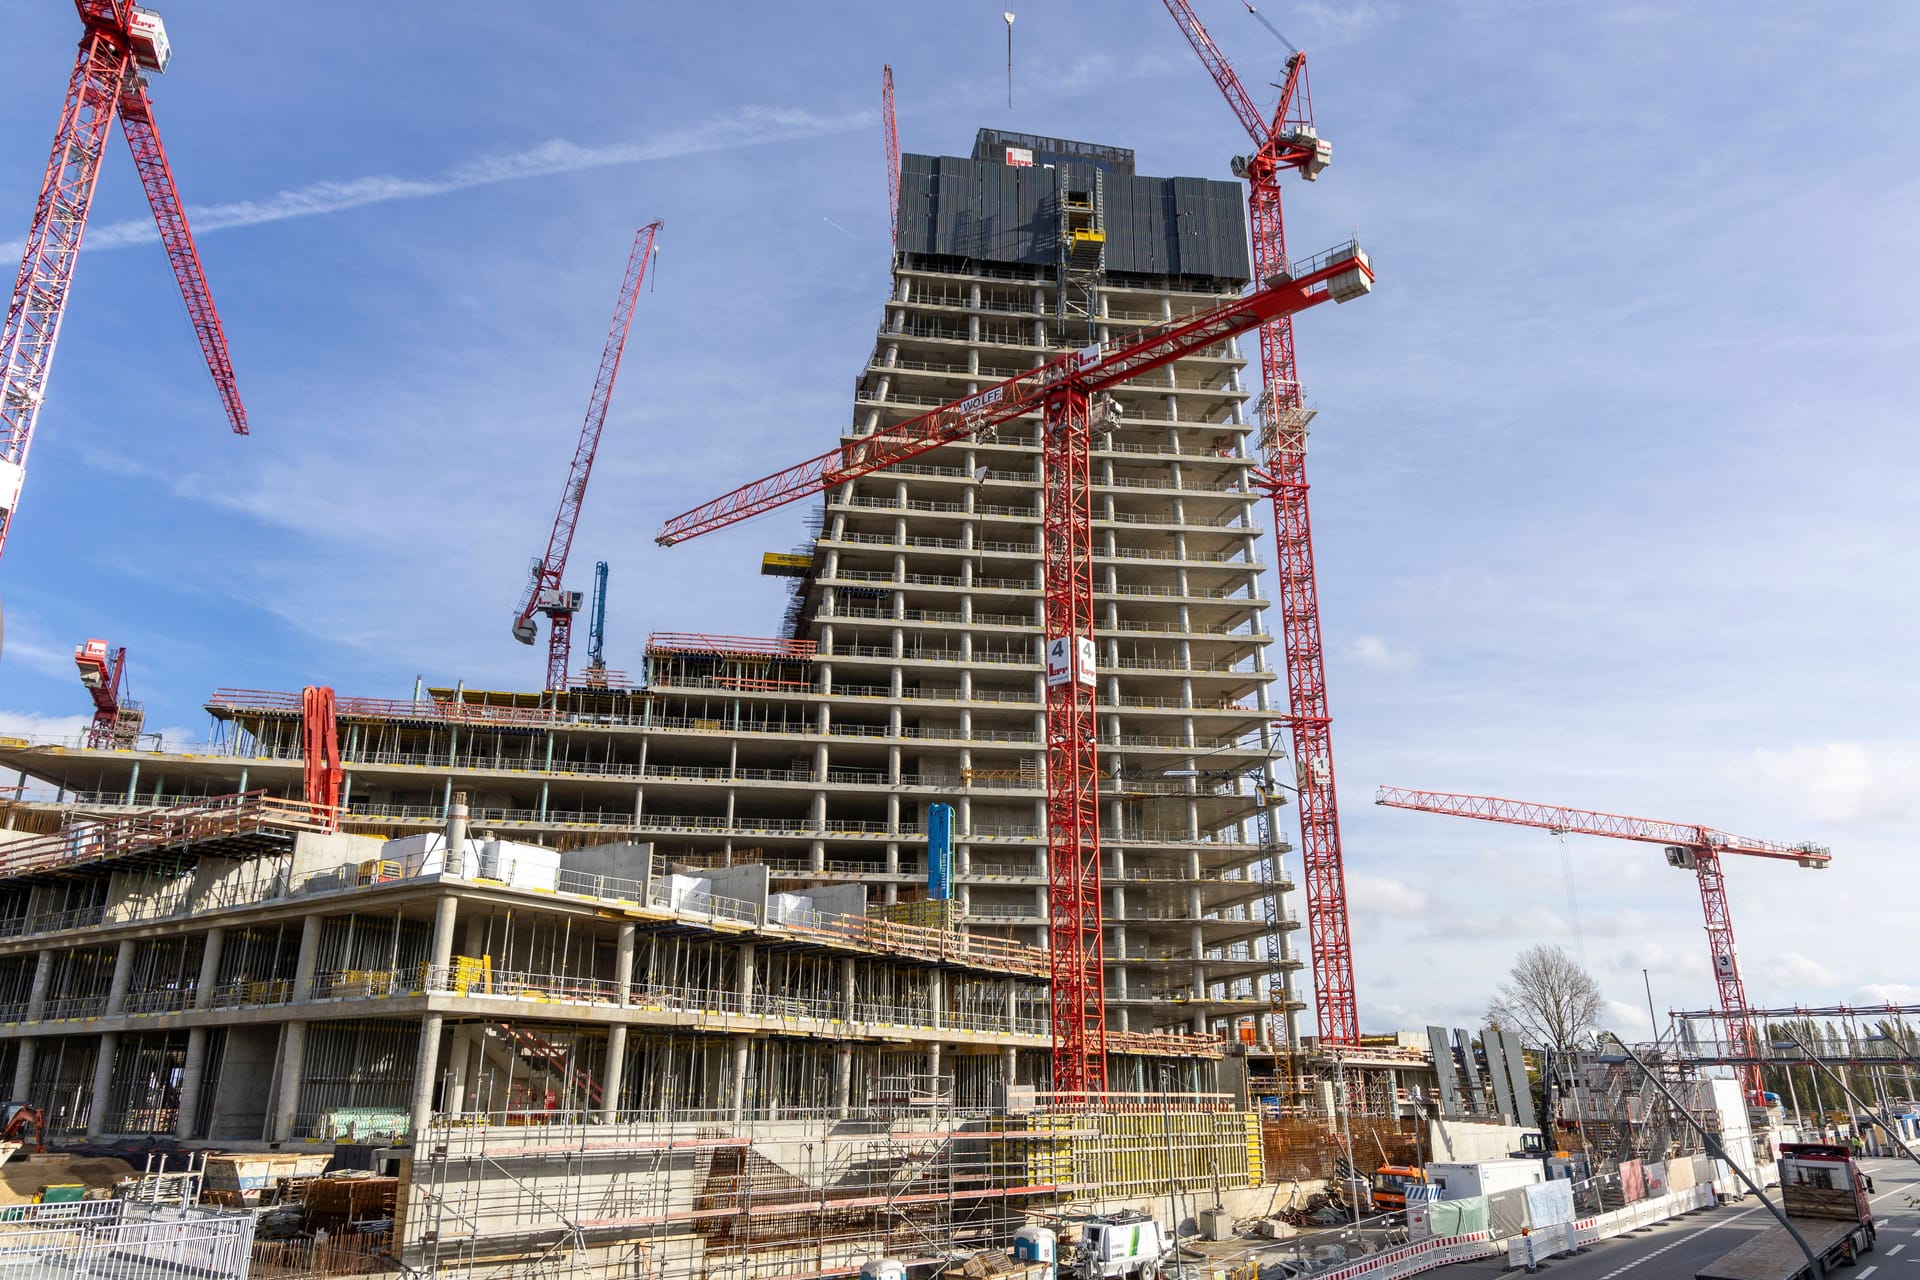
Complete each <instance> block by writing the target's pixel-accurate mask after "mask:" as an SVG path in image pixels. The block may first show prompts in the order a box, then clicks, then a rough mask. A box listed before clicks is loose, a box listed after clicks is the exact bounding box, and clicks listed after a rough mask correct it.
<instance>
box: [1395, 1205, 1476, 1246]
mask: <svg viewBox="0 0 1920 1280" xmlns="http://www.w3.org/2000/svg"><path fill="white" fill-rule="evenodd" d="M1416 1218H1417V1219H1418V1222H1419V1225H1418V1226H1416V1225H1415V1220H1416ZM1486 1229H1487V1198H1486V1197H1485V1196H1468V1197H1467V1198H1466V1199H1465V1200H1431V1201H1427V1202H1426V1203H1424V1204H1417V1205H1415V1204H1409V1205H1408V1206H1407V1233H1408V1234H1409V1235H1410V1236H1412V1237H1413V1238H1414V1239H1415V1240H1423V1239H1425V1238H1427V1237H1428V1236H1458V1235H1466V1234H1467V1233H1468V1232H1472V1231H1485V1230H1486Z"/></svg>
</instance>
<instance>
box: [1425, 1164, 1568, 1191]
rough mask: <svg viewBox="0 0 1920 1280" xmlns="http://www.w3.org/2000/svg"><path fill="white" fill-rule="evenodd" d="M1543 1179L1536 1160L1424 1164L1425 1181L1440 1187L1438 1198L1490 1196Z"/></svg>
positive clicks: (1543, 1176) (1543, 1171)
mask: <svg viewBox="0 0 1920 1280" xmlns="http://www.w3.org/2000/svg"><path fill="white" fill-rule="evenodd" d="M1546 1180H1547V1174H1546V1170H1545V1169H1544V1168H1542V1167H1541V1162H1540V1161H1538V1160H1478V1161H1474V1162H1472V1163H1460V1164H1455V1163H1435V1164H1429V1165H1428V1166H1427V1181H1428V1182H1429V1183H1431V1184H1432V1185H1433V1186H1436V1187H1438V1188H1440V1198H1441V1199H1442V1200H1466V1199H1470V1198H1472V1197H1473V1196H1491V1195H1494V1194H1496V1193H1498V1192H1501V1191H1511V1190H1513V1189H1514V1188H1515V1187H1529V1186H1532V1185H1533V1184H1534V1183H1536V1182H1545V1181H1546Z"/></svg>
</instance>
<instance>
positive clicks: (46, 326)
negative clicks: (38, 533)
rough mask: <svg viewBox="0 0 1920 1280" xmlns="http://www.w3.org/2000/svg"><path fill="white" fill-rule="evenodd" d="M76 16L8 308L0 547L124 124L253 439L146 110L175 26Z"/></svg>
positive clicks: (201, 334) (87, 12)
mask: <svg viewBox="0 0 1920 1280" xmlns="http://www.w3.org/2000/svg"><path fill="white" fill-rule="evenodd" d="M74 8H76V9H77V10H79V13H80V21H81V22H82V24H83V29H82V32H81V36H80V52H79V55H78V57H76V58H75V60H74V64H73V76H72V79H70V80H69V81H68V83H67V96H66V100H65V102H64V103H63V105H62V106H61V109H60V123H59V126H58V127H57V128H56V129H55V130H54V134H53V152H52V155H51V156H50V157H49V158H48V160H47V173H46V177H45V178H44V179H43V180H42V181H41V184H40V195H39V199H38V200H37V201H36V202H35V204H34V209H33V228H32V229H31V230H30V231H28V233H27V247H26V252H25V254H23V255H22V256H21V259H20V275H19V277H18V279H17V280H16V281H15V283H14V286H13V297H12V300H11V301H10V302H9V303H8V304H7V319H6V325H5V327H4V328H0V550H4V549H5V547H6V541H7V531H8V530H9V529H11V528H12V527H13V513H14V511H15V510H16V509H17V508H18V507H19V505H20V488H21V484H22V483H23V482H24V481H25V479H26V474H27V450H28V448H29V447H30V446H31V445H32V444H33V431H34V426H35V424H36V423H37V422H38V421H39V418H40V406H41V404H42V403H43V402H44V401H45V400H46V395H47V376H48V373H49V371H50V370H51V369H52V367H53V348H54V343H55V341H56V340H57V339H58V338H59V336H60V322H61V319H62V318H63V316H64V315H65V314H66V308H67V295H68V293H69V292H70V291H71V290H72V288H73V269H74V266H75V265H76V263H77V262H78V259H79V257H80V239H81V236H82V235H83V234H84V233H85V232H86V229H87V212H88V210H89V209H90V208H92V205H93V191H94V186H95V184H96V182H97V180H98V179H99V176H100V159H101V153H102V152H103V151H104V150H105V148H106V141H107V131H108V130H109V129H110V128H111V127H112V126H113V121H114V117H115V116H118V117H119V119H120V132H121V133H122V134H124V135H125V136H126V139H127V147H128V148H129V149H130V150H131V151H132V152H133V164H134V168H135V169H137V170H139V173H140V181H141V184H142V185H143V186H145V187H146V190H147V203H148V204H150V205H151V206H152V207H153V220H154V222H155V223H156V224H157V225H158V226H159V229H160V242H161V244H162V245H164V246H165V248H166V251H167V259H168V261H170V262H171V263H172V264H173V274H174V277H175V278H176V279H177V280H178V281H179V282H180V296H181V297H183V298H184V299H186V303H187V318H188V319H189V320H190V321H191V322H192V323H193V331H194V334H195V335H196V336H197V337H198V338H199V339H200V350H201V352H202V353H203V354H204V355H205V356H206V361H207V370H208V372H210V373H211V374H212V375H213V384H214V386H215V388H216V389H218V391H219V392H220V401H221V403H222V404H223V405H225V406H226V410H227V421H228V422H229V423H230V424H231V425H232V427H233V430H234V433H235V434H236V435H246V434H247V411H246V409H245V408H243V407H242V406H241V404H240V392H239V389H238V388H237V387H236V386H235V385H234V380H233V362H232V361H231V360H230V359H228V356H227V336H226V333H225V332H224V331H223V330H222V329H221V327H220V315H219V313H218V312H217V311H215V310H214V306H213V295H212V294H211V293H210V292H209V291H208V289H207V279H206V275H205V274H204V273H203V272H202V271H201V269H200V254H199V252H198V251H197V250H196V249H195V248H194V245H193V232H192V231H191V230H190V229H189V228H188V226H187V215H186V214H185V213H184V212H183V211H182V210H181V207H180V193H179V191H177V190H176V189H175V188H174V185H173V171H172V169H171V168H169V167H168V165H167V152H166V148H164V147H163V146H161V145H160V130H159V126H157V125H156V124H155V123H154V120H153V105H152V104H151V103H149V102H148V101H147V81H146V76H145V75H144V74H143V73H145V72H149V71H151V72H155V73H158V72H162V71H165V70H166V69H167V61H168V59H169V58H170V57H171V55H172V49H171V46H170V45H169V44H168V42H167V29H166V27H165V25H164V24H162V23H161V21H160V15H158V14H156V13H154V12H153V11H152V10H150V9H141V8H138V7H137V6H135V5H134V4H132V3H131V0H74Z"/></svg>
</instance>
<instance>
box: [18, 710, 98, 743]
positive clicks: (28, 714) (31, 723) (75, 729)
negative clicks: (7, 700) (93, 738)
mask: <svg viewBox="0 0 1920 1280" xmlns="http://www.w3.org/2000/svg"><path fill="white" fill-rule="evenodd" d="M92 719H93V717H92V716H47V715H41V714H40V713H39V712H37V711H0V736H3V737H8V738H32V739H35V740H36V741H39V740H44V739H59V740H61V741H66V742H71V741H72V740H74V739H75V738H77V737H79V736H80V734H82V733H83V732H85V731H86V727H87V723H88V722H89V721H90V720H92Z"/></svg>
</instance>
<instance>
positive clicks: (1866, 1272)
mask: <svg viewBox="0 0 1920 1280" xmlns="http://www.w3.org/2000/svg"><path fill="white" fill-rule="evenodd" d="M1879 1269H1880V1268H1879V1267H1862V1268H1860V1280H1867V1277H1868V1276H1870V1275H1872V1274H1873V1273H1874V1272H1876V1271H1878V1270H1879Z"/></svg>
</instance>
